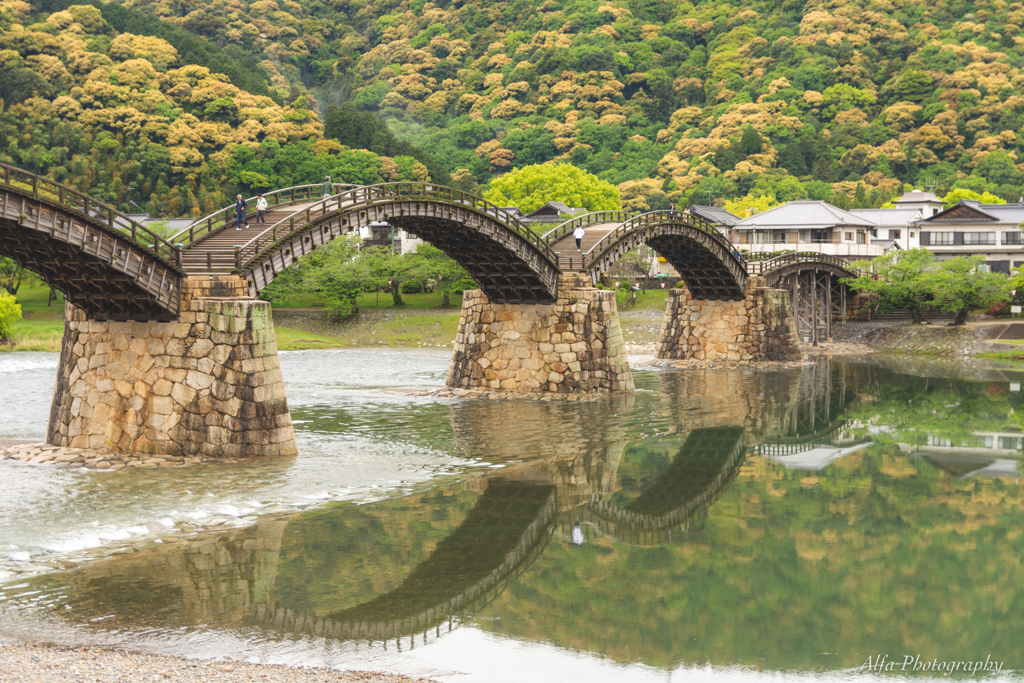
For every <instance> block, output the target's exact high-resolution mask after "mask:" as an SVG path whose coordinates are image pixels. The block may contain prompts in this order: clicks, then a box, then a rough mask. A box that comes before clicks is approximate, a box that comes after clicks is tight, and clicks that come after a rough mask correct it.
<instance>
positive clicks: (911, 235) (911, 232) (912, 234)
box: [910, 230, 914, 239]
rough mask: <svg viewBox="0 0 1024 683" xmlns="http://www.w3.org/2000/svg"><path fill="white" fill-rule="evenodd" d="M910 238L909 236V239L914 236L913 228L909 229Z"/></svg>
mask: <svg viewBox="0 0 1024 683" xmlns="http://www.w3.org/2000/svg"><path fill="white" fill-rule="evenodd" d="M910 238H911V239H913V238H914V231H913V230H911V231H910Z"/></svg>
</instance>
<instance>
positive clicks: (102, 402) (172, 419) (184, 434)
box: [47, 277, 297, 457]
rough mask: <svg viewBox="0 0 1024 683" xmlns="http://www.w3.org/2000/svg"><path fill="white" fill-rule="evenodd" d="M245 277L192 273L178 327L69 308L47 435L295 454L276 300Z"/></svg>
mask: <svg viewBox="0 0 1024 683" xmlns="http://www.w3.org/2000/svg"><path fill="white" fill-rule="evenodd" d="M246 290H247V286H246V283H245V281H244V280H242V279H241V278H237V277H223V278H218V279H216V280H211V279H209V278H187V279H186V280H185V281H184V282H183V283H182V293H181V313H180V315H179V317H178V319H177V320H176V321H174V322H167V323H160V322H109V321H101V320H89V319H87V318H86V317H85V314H84V313H83V312H82V310H81V309H79V308H77V307H75V306H72V305H70V304H68V306H67V309H66V311H65V322H64V339H63V342H62V345H61V356H60V365H59V367H58V369H57V386H56V389H55V391H54V396H53V406H52V407H51V409H50V426H49V432H48V435H47V441H48V442H49V443H51V444H53V445H56V446H70V447H81V448H93V449H104V448H105V449H107V450H111V451H122V452H143V453H154V454H158V455H183V456H189V455H203V456H208V457H219V456H223V457H240V456H260V455H294V454H295V453H296V450H297V449H296V445H295V433H294V431H293V430H292V421H291V415H290V414H289V412H288V402H287V400H286V399H285V395H284V383H283V382H282V379H281V370H280V365H279V363H278V358H277V342H276V340H275V338H274V325H273V321H272V319H271V316H270V304H269V303H267V302H264V301H255V300H253V299H249V298H248V297H247V296H246Z"/></svg>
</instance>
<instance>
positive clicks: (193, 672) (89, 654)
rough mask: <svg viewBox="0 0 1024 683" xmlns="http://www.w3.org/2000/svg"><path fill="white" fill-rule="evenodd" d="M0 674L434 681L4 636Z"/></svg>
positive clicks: (66, 681) (197, 681) (20, 680)
mask: <svg viewBox="0 0 1024 683" xmlns="http://www.w3.org/2000/svg"><path fill="white" fill-rule="evenodd" d="M0 672H2V673H0V679H2V680H3V681H4V682H5V683H79V682H80V681H90V683H92V682H95V683H127V682H130V681H168V682H169V683H248V682H249V681H267V682H268V683H274V682H275V681H277V682H279V683H321V682H326V681H331V682H332V683H350V682H356V681H358V682H359V683H415V682H416V681H420V682H422V681H430V680H431V679H426V678H410V677H408V676H395V675H392V674H384V673H373V672H362V671H334V670H331V669H322V668H292V667H287V666H277V665H273V664H244V663H241V662H208V661H203V660H197V659H183V658H180V657H160V656H155V655H143V654H136V653H133V652H121V651H118V650H110V649H106V648H90V647H81V648H77V647H76V648H62V647H53V646H50V645H41V644H36V643H19V642H15V641H13V640H11V639H8V638H3V637H0Z"/></svg>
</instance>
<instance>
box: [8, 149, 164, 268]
mask: <svg viewBox="0 0 1024 683" xmlns="http://www.w3.org/2000/svg"><path fill="white" fill-rule="evenodd" d="M0 169H2V171H3V182H2V186H3V187H7V188H9V189H11V190H12V191H14V192H18V193H21V194H29V195H31V196H32V197H33V198H34V199H37V200H39V201H44V202H49V203H51V204H54V205H56V206H59V207H60V208H61V209H63V210H65V211H69V212H74V213H78V214H82V215H84V216H85V217H86V218H88V219H89V220H91V221H94V222H96V223H99V224H101V225H103V226H105V227H106V228H108V229H109V230H111V231H113V232H116V233H118V234H119V235H121V236H122V237H124V238H125V239H127V240H129V241H131V242H132V243H133V244H134V245H135V246H136V247H138V248H139V249H142V250H145V251H147V252H149V253H150V254H152V255H153V256H155V257H156V258H158V259H160V260H162V261H163V262H164V263H165V265H168V266H170V267H172V268H174V269H175V270H177V271H179V272H180V271H181V255H180V252H179V250H178V249H177V247H175V246H174V244H173V243H172V242H170V241H168V240H166V239H164V238H163V237H160V236H159V235H157V234H156V233H155V232H153V231H151V230H150V229H148V228H147V227H146V226H144V225H142V224H140V223H136V222H135V221H133V220H132V219H131V218H129V217H128V216H125V215H124V214H122V213H120V212H119V211H118V210H117V209H115V208H114V207H112V206H110V205H109V204H105V203H103V202H100V201H97V200H95V199H93V198H91V197H89V196H88V195H86V194H84V193H82V192H79V191H78V190H76V189H74V188H73V187H69V186H67V185H64V184H62V183H58V182H56V181H54V180H50V179H49V178H47V177H45V176H40V175H37V174H35V173H31V172H29V171H26V170H24V169H21V168H17V167H16V166H11V165H10V164H3V163H0Z"/></svg>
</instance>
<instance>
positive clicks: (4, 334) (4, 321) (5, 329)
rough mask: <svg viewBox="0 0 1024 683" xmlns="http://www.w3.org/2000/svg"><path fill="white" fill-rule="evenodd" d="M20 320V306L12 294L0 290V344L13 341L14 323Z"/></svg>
mask: <svg viewBox="0 0 1024 683" xmlns="http://www.w3.org/2000/svg"><path fill="white" fill-rule="evenodd" d="M19 320H21V306H19V305H18V302H17V300H15V298H14V295H13V294H8V293H7V292H3V291H0V344H10V343H13V342H14V323H16V322H18V321H19Z"/></svg>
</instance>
